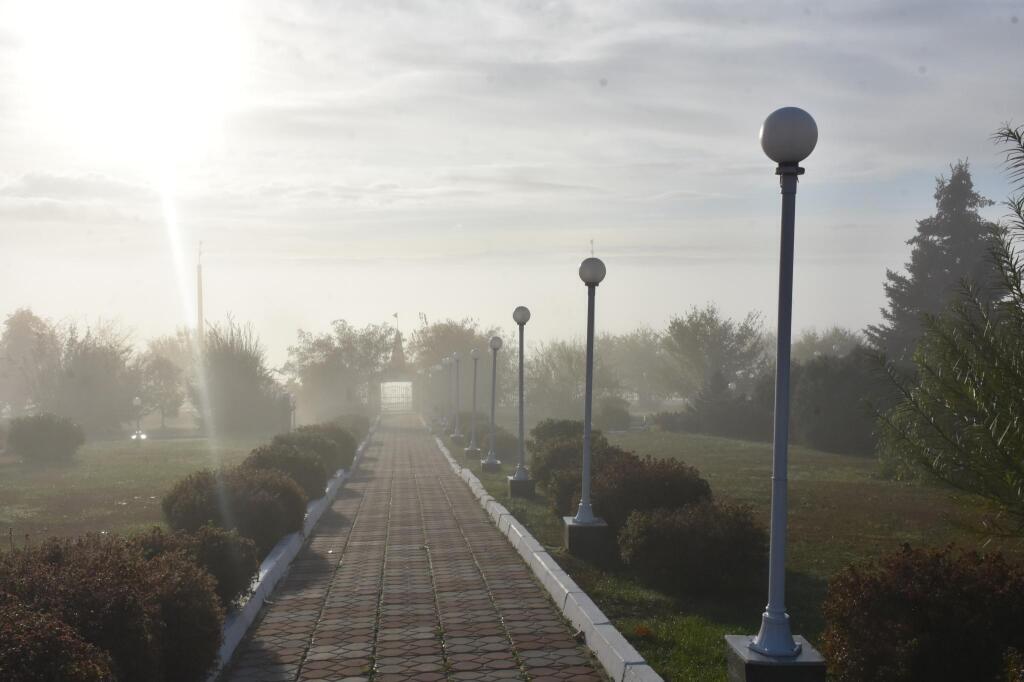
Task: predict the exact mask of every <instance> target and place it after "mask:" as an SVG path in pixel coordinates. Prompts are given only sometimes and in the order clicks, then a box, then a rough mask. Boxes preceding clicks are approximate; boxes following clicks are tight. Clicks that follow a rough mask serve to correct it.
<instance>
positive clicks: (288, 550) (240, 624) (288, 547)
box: [206, 416, 380, 682]
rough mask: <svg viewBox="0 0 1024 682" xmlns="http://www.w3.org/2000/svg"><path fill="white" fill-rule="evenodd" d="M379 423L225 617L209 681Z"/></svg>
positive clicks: (220, 669) (272, 552)
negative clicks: (243, 599)
mask: <svg viewBox="0 0 1024 682" xmlns="http://www.w3.org/2000/svg"><path fill="white" fill-rule="evenodd" d="M378 424H380V417H379V416H378V417H377V418H376V419H375V420H374V422H373V424H371V425H370V430H369V432H367V434H366V438H364V439H363V442H362V443H360V444H359V447H358V448H356V454H355V457H354V458H353V460H352V467H351V468H350V469H347V470H346V469H339V470H338V471H337V472H336V473H335V474H334V476H332V477H331V480H329V481H328V482H327V488H326V490H325V491H324V495H323V496H322V497H320V498H318V499H316V500H313V501H311V502H309V503H308V504H307V505H306V518H305V519H304V520H303V522H302V532H298V531H296V532H294V533H290V534H288V535H285V536H284V537H283V538H281V539H280V540H278V542H277V544H276V545H274V548H273V549H272V550H270V554H268V555H267V557H266V558H265V559H264V560H263V562H262V563H261V564H260V570H259V573H258V575H257V578H256V582H255V584H254V586H253V591H252V594H251V595H250V596H249V599H248V600H247V601H246V602H245V604H243V605H242V607H241V608H239V609H237V610H235V611H232V612H231V613H229V614H228V615H227V617H225V618H224V627H223V629H222V631H221V633H222V643H221V646H220V650H219V651H218V652H217V663H216V664H215V665H214V667H213V670H211V672H210V674H209V675H208V676H207V678H206V679H207V682H215V681H216V680H217V679H218V677H220V674H221V673H222V672H223V671H224V667H225V666H226V665H227V664H228V663H229V662H230V661H231V658H232V656H234V654H235V649H237V648H238V645H239V643H240V642H241V641H242V639H244V638H245V634H246V633H247V632H248V631H249V628H250V627H251V626H252V624H253V622H254V621H255V620H256V616H257V615H258V614H259V612H260V609H261V608H263V602H265V601H266V600H267V597H269V596H270V593H271V592H273V591H274V588H275V587H276V586H277V583H278V582H280V580H281V578H283V577H284V576H285V575H286V574H287V573H288V568H289V567H290V566H291V563H292V560H293V559H294V558H295V557H296V555H297V554H298V553H299V550H301V549H302V547H303V545H305V544H306V540H307V539H308V538H309V535H310V533H312V532H313V528H315V527H316V524H317V522H318V521H319V520H320V517H321V516H323V514H324V512H325V511H327V509H328V508H329V507H330V506H331V505H332V504H333V503H334V499H335V498H336V497H337V496H338V491H339V490H341V488H343V487H344V486H345V483H346V482H347V481H348V480H349V478H351V476H352V472H353V471H355V470H356V469H357V468H359V463H360V461H362V459H363V453H364V452H365V451H366V448H367V447H369V445H370V440H371V439H372V438H373V434H374V432H375V431H376V430H377V425H378Z"/></svg>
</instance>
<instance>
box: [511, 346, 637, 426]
mask: <svg viewBox="0 0 1024 682" xmlns="http://www.w3.org/2000/svg"><path fill="white" fill-rule="evenodd" d="M586 357H587V356H586V348H585V347H584V345H583V342H582V341H579V340H569V341H557V340H556V341H548V342H544V343H540V344H537V346H535V347H534V348H533V349H532V351H531V353H530V355H529V358H530V361H529V362H528V363H527V366H526V385H527V386H528V387H529V388H528V390H529V397H528V398H527V403H526V408H527V409H528V410H530V411H532V412H534V413H539V414H545V415H548V416H550V417H556V418H566V417H576V416H577V415H579V414H580V408H581V406H582V404H583V393H584V390H585V387H586ZM594 387H595V392H601V391H607V390H614V389H616V388H618V383H617V381H616V378H615V375H614V374H613V373H612V371H611V368H610V366H609V365H608V362H607V361H606V358H604V357H603V356H602V355H600V354H598V353H597V352H596V351H595V354H594Z"/></svg>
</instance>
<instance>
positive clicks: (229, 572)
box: [131, 526, 260, 607]
mask: <svg viewBox="0 0 1024 682" xmlns="http://www.w3.org/2000/svg"><path fill="white" fill-rule="evenodd" d="M131 541H132V542H133V543H134V544H135V545H136V546H138V547H139V548H140V549H141V550H142V552H143V555H144V556H145V557H146V558H147V559H151V558H153V557H157V556H160V555H162V554H167V553H169V552H180V553H183V554H184V555H185V556H187V557H188V558H189V560H191V561H192V562H193V563H194V564H196V565H197V566H199V567H201V568H203V569H204V570H205V571H206V572H207V573H209V574H210V576H212V577H213V579H214V581H215V582H216V591H217V597H218V598H219V599H220V603H221V604H222V605H224V606H225V607H227V606H230V605H232V604H234V603H236V602H237V601H238V600H239V599H241V598H243V597H246V596H248V594H249V593H250V591H251V589H252V581H253V579H254V578H255V577H256V575H257V574H258V573H259V568H260V565H259V561H257V559H256V545H255V544H254V543H253V541H252V540H250V539H249V538H244V537H242V536H241V535H239V534H238V533H237V532H235V531H233V530H224V529H222V528H216V527H214V526H202V527H201V528H199V529H198V530H196V531H195V532H192V533H185V532H178V533H166V532H164V531H163V530H162V529H160V528H158V527H154V528H151V529H150V530H149V531H147V532H145V533H142V534H139V535H136V536H134V537H132V538H131Z"/></svg>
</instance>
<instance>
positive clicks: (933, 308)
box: [865, 161, 997, 363]
mask: <svg viewBox="0 0 1024 682" xmlns="http://www.w3.org/2000/svg"><path fill="white" fill-rule="evenodd" d="M950 171H951V173H950V176H949V178H948V179H947V178H945V177H939V178H937V179H936V183H935V185H936V187H935V208H936V211H935V215H933V216H931V217H930V218H925V219H924V220H920V221H918V223H917V234H916V235H914V236H913V237H912V238H911V239H910V240H908V241H907V244H909V245H910V246H911V247H913V248H912V251H911V253H910V262H909V263H907V264H906V272H905V273H904V272H895V271H893V270H888V271H887V272H886V280H887V281H886V283H885V295H886V297H887V298H888V299H889V306H888V308H883V309H882V318H883V320H884V321H883V322H882V323H881V324H877V325H871V326H869V327H868V328H867V330H866V331H865V333H866V335H867V337H868V341H869V342H870V343H871V345H872V346H873V347H874V348H875V350H877V351H880V352H882V353H884V354H885V355H886V357H887V358H888V359H889V360H892V361H895V362H897V363H902V362H909V361H910V360H911V358H912V357H913V354H914V349H915V347H916V346H917V341H918V339H919V338H920V336H921V333H922V321H923V316H924V315H935V314H938V313H939V312H941V311H942V310H944V309H945V308H946V307H947V306H948V305H949V303H950V302H951V301H952V300H953V299H954V298H956V296H957V294H958V292H959V291H960V290H961V284H962V282H963V281H964V280H965V279H966V280H970V281H973V282H977V283H979V284H982V285H983V286H984V285H986V284H989V283H990V282H991V281H992V279H993V274H994V271H993V266H992V262H991V257H990V251H991V249H992V248H993V246H995V244H996V242H995V236H994V235H995V232H996V229H997V227H996V225H995V224H994V223H991V222H988V221H986V220H984V219H983V218H982V217H981V216H980V215H979V214H978V209H980V208H984V207H986V206H991V205H992V203H993V202H992V201H990V200H988V199H986V198H985V197H983V196H981V195H980V194H978V193H977V192H975V191H974V183H973V181H972V180H971V171H970V168H969V166H968V164H967V162H966V161H959V162H957V163H956V164H955V165H953V166H951V167H950Z"/></svg>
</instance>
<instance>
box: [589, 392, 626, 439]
mask: <svg viewBox="0 0 1024 682" xmlns="http://www.w3.org/2000/svg"><path fill="white" fill-rule="evenodd" d="M594 423H595V424H598V425H599V426H600V427H601V428H602V429H605V430H606V431H625V430H627V429H628V428H629V401H628V400H624V399H623V398H620V397H618V396H615V395H606V396H604V397H602V398H601V399H600V400H598V401H597V414H596V415H595V416H594Z"/></svg>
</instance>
